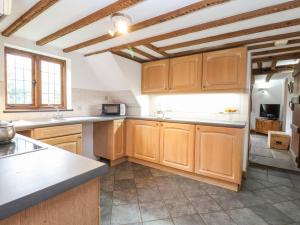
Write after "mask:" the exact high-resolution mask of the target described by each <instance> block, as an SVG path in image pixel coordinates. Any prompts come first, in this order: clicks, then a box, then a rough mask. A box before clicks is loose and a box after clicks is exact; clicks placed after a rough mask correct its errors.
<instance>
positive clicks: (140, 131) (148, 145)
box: [131, 120, 159, 162]
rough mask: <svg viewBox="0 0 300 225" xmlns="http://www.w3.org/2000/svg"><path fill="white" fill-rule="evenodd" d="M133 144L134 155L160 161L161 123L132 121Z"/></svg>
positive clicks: (143, 158) (151, 160) (147, 159)
mask: <svg viewBox="0 0 300 225" xmlns="http://www.w3.org/2000/svg"><path fill="white" fill-rule="evenodd" d="M131 135H132V137H131V146H132V152H133V153H132V154H133V157H135V158H137V159H142V160H146V161H149V162H159V123H158V122H155V121H144V120H134V121H132V134H131Z"/></svg>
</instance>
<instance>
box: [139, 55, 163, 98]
mask: <svg viewBox="0 0 300 225" xmlns="http://www.w3.org/2000/svg"><path fill="white" fill-rule="evenodd" d="M168 78H169V60H168V59H166V60H159V61H155V62H148V63H144V64H143V71H142V92H143V93H162V92H166V91H168Z"/></svg>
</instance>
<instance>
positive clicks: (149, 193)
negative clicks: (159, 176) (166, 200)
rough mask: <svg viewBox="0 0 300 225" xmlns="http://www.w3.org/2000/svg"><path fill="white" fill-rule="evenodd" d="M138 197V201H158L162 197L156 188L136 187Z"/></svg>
mask: <svg viewBox="0 0 300 225" xmlns="http://www.w3.org/2000/svg"><path fill="white" fill-rule="evenodd" d="M137 192H138V199H139V201H140V202H152V201H160V200H162V197H161V195H160V192H159V190H158V188H138V189H137Z"/></svg>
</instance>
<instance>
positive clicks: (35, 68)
mask: <svg viewBox="0 0 300 225" xmlns="http://www.w3.org/2000/svg"><path fill="white" fill-rule="evenodd" d="M7 54H12V55H19V56H25V57H30V58H31V60H32V104H8V93H7V82H8V79H7V78H8V74H7ZM42 60H44V61H47V62H52V63H57V64H60V67H61V104H51V105H50V106H49V105H45V104H42V83H41V79H42V78H41V75H42V73H41V61H42ZM4 75H5V76H4V82H5V84H4V86H5V109H7V110H16V111H17V110H30V111H32V110H36V111H40V110H43V109H51V108H53V106H56V107H58V108H60V109H63V110H64V109H66V107H67V102H66V99H67V98H66V88H67V81H66V61H65V60H62V59H57V58H53V57H50V56H45V55H40V54H36V53H32V52H28V51H23V50H19V49H15V48H10V47H5V48H4Z"/></svg>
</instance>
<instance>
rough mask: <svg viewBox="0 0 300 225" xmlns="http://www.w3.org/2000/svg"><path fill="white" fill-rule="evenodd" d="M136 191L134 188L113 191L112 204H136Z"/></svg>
mask: <svg viewBox="0 0 300 225" xmlns="http://www.w3.org/2000/svg"><path fill="white" fill-rule="evenodd" d="M137 203H138V198H137V192H136V189H127V190H122V191H121V190H120V191H114V192H113V204H114V205H121V204H137Z"/></svg>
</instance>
